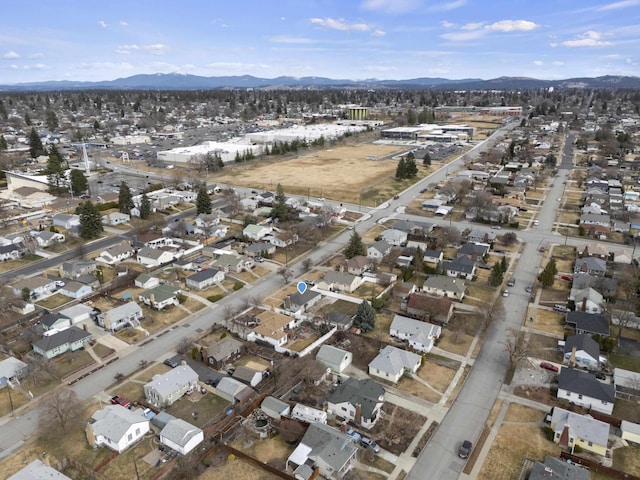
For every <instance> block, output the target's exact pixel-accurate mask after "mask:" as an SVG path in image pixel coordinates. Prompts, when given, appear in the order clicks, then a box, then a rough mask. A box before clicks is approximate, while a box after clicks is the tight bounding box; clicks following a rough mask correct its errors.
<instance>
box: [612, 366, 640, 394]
mask: <svg viewBox="0 0 640 480" xmlns="http://www.w3.org/2000/svg"><path fill="white" fill-rule="evenodd" d="M613 384H614V386H615V389H616V397H617V398H622V399H624V400H635V401H638V400H640V373H638V372H632V371H631V370H624V369H622V368H614V369H613Z"/></svg>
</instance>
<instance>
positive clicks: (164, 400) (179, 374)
mask: <svg viewBox="0 0 640 480" xmlns="http://www.w3.org/2000/svg"><path fill="white" fill-rule="evenodd" d="M197 386H198V374H197V373H196V372H195V371H194V370H193V369H192V368H191V367H190V366H188V365H180V366H178V367H176V368H174V369H172V370H169V371H168V372H167V373H165V374H164V375H154V376H153V379H152V380H151V381H150V382H149V383H147V384H145V385H144V396H145V398H146V399H147V400H148V401H149V402H151V403H152V404H153V405H155V406H157V407H161V408H164V407H168V406H169V405H172V404H173V403H174V402H176V400H179V399H180V398H182V396H183V395H184V394H186V393H189V392H192V391H193V390H194V389H195V388H196V387H197Z"/></svg>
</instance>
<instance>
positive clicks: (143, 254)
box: [136, 247, 175, 267]
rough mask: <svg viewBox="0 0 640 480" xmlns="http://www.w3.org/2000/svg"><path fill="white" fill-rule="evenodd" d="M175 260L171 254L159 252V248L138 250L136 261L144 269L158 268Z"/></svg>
mask: <svg viewBox="0 0 640 480" xmlns="http://www.w3.org/2000/svg"><path fill="white" fill-rule="evenodd" d="M174 258H175V255H174V253H173V252H170V251H167V250H161V249H159V248H149V247H142V248H141V249H140V250H138V253H137V255H136V260H137V261H138V263H139V264H140V265H144V266H145V267H159V266H160V265H164V264H166V263H169V262H172V261H173V260H174Z"/></svg>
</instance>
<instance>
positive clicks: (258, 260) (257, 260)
mask: <svg viewBox="0 0 640 480" xmlns="http://www.w3.org/2000/svg"><path fill="white" fill-rule="evenodd" d="M255 261H256V262H258V263H262V262H264V258H262V257H260V256H257V257H256V258H255Z"/></svg>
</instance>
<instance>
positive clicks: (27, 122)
mask: <svg viewBox="0 0 640 480" xmlns="http://www.w3.org/2000/svg"><path fill="white" fill-rule="evenodd" d="M24 124H25V125H26V126H27V127H30V126H31V117H30V116H29V113H25V114H24Z"/></svg>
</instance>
